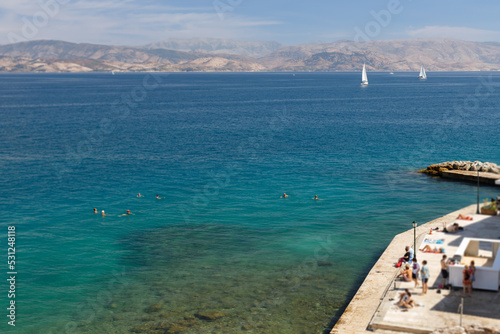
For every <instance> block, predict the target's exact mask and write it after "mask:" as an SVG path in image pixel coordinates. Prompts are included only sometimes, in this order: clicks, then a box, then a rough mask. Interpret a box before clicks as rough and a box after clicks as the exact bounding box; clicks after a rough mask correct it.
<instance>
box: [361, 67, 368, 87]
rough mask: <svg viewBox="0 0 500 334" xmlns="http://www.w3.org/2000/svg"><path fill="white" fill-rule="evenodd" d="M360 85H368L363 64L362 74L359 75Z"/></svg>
mask: <svg viewBox="0 0 500 334" xmlns="http://www.w3.org/2000/svg"><path fill="white" fill-rule="evenodd" d="M361 84H362V85H368V77H367V76H366V66H365V64H363V73H362V74H361Z"/></svg>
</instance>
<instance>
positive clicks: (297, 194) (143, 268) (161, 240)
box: [0, 72, 500, 334]
mask: <svg viewBox="0 0 500 334" xmlns="http://www.w3.org/2000/svg"><path fill="white" fill-rule="evenodd" d="M417 74H418V73H416V72H415V73H408V72H407V73H398V72H396V73H394V74H389V73H382V72H375V73H368V78H369V80H370V84H369V85H368V86H367V87H361V86H360V79H361V74H360V73H347V72H345V73H304V72H297V73H115V74H112V73H76V74H74V73H57V74H54V73H52V74H49V73H22V74H21V73H15V74H12V73H2V74H0V187H1V193H0V198H1V201H0V212H1V215H0V229H1V231H0V237H1V239H2V240H1V242H0V244H1V245H2V247H1V252H0V258H1V259H2V260H1V263H3V265H2V266H1V270H0V273H1V274H0V276H1V277H2V278H3V279H2V282H3V283H2V284H1V291H2V292H1V293H0V310H2V311H0V319H2V320H1V324H0V332H2V333H287V334H290V333H327V332H328V331H329V329H330V328H332V326H333V325H334V324H335V321H336V320H337V319H338V317H339V316H340V314H341V313H342V311H343V309H344V308H345V307H346V305H347V304H348V302H349V301H350V299H351V298H352V297H353V295H354V293H355V292H356V290H357V288H358V287H359V286H360V284H361V283H362V282H363V280H364V278H365V276H366V274H367V273H368V272H369V270H370V269H371V267H372V266H373V264H374V263H375V262H376V260H377V259H378V257H379V256H380V255H381V253H382V252H383V251H384V249H385V247H386V246H387V245H388V243H389V242H390V241H391V240H392V238H393V237H394V236H395V235H396V234H398V233H401V232H404V231H406V230H409V229H412V223H413V221H416V222H417V224H423V223H426V222H428V221H430V220H433V219H435V218H438V217H440V216H443V215H445V214H448V213H449V212H452V211H455V210H459V209H460V208H463V207H465V206H468V205H472V204H476V201H477V192H478V189H477V186H476V185H475V184H474V183H471V184H469V183H464V182H457V181H449V180H443V179H439V178H434V177H429V176H427V175H424V174H421V173H418V171H419V170H421V169H424V168H426V167H427V166H428V165H430V164H433V163H439V162H445V161H454V160H470V161H481V162H485V161H488V162H494V163H497V164H500V140H499V139H500V136H499V127H498V125H499V124H500V113H499V110H500V73H498V72H428V79H427V80H425V81H419V80H418V79H417ZM139 193H140V194H141V196H140V197H138V194H139ZM285 193H286V194H287V197H283V195H284V194H285ZM499 193H500V188H498V187H494V186H483V185H481V186H480V187H479V194H480V201H483V200H485V199H488V198H491V197H494V196H496V195H497V194H499ZM315 195H317V196H318V199H317V200H316V199H314V196H315ZM94 208H95V209H96V212H97V213H94ZM127 210H130V211H129V212H130V214H128V215H127V214H126V212H127ZM102 211H104V213H105V215H104V216H102V215H101V213H102ZM9 231H10V232H11V233H10V234H9V233H8V232H9ZM9 237H10V238H11V239H9ZM495 237H496V236H495ZM411 242H412V240H408V244H411ZM9 243H10V245H9ZM9 248H12V249H9ZM14 248H15V249H14ZM402 253H403V249H402V250H401V254H394V259H395V261H396V259H397V258H399V257H400V256H401V255H402ZM12 261H14V263H12ZM9 263H10V264H9ZM431 275H434V276H437V275H438V273H431ZM12 278H13V279H12ZM13 302H14V303H13ZM12 305H14V309H12ZM13 320H14V321H13ZM14 325H15V326H14Z"/></svg>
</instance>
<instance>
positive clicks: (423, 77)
mask: <svg viewBox="0 0 500 334" xmlns="http://www.w3.org/2000/svg"><path fill="white" fill-rule="evenodd" d="M418 78H419V79H427V74H425V68H424V66H420V74H419V75H418Z"/></svg>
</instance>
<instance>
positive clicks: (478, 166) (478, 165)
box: [476, 163, 482, 214]
mask: <svg viewBox="0 0 500 334" xmlns="http://www.w3.org/2000/svg"><path fill="white" fill-rule="evenodd" d="M481 166H482V164H479V163H478V164H477V165H476V168H477V209H476V213H477V214H479V168H480V167H481Z"/></svg>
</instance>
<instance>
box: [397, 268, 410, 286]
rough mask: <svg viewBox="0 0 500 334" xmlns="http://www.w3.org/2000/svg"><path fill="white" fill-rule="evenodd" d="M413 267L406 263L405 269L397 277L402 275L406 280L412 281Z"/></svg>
mask: <svg viewBox="0 0 500 334" xmlns="http://www.w3.org/2000/svg"><path fill="white" fill-rule="evenodd" d="M411 274H412V273H411V269H410V265H409V264H406V266H405V269H403V270H401V272H400V273H399V275H398V276H396V278H398V277H401V279H402V280H403V281H405V282H411Z"/></svg>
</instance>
